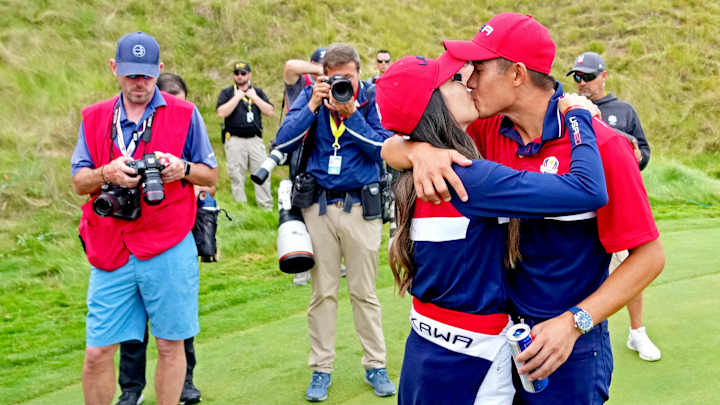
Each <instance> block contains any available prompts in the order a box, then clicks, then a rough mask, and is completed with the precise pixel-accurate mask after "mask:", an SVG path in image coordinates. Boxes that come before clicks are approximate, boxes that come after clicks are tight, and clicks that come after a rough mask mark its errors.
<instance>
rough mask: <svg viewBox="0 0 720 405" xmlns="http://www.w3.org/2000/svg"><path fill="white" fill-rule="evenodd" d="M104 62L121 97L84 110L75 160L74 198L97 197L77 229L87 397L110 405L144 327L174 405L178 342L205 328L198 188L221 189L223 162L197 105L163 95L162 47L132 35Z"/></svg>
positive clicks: (161, 385)
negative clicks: (86, 278) (124, 352)
mask: <svg viewBox="0 0 720 405" xmlns="http://www.w3.org/2000/svg"><path fill="white" fill-rule="evenodd" d="M109 63H110V68H111V69H112V72H113V74H114V75H115V76H116V78H117V81H118V84H119V85H120V89H121V92H120V94H119V95H116V96H115V97H112V98H110V99H107V100H105V101H101V102H99V103H97V104H94V105H92V106H89V107H87V108H85V109H83V111H82V123H81V125H80V130H79V133H78V141H77V144H76V147H75V152H74V153H73V156H72V177H73V187H74V189H75V192H76V193H78V194H80V195H89V196H90V198H89V200H88V201H87V202H86V203H85V204H84V205H83V207H82V218H81V219H80V226H79V232H80V239H81V241H82V243H83V248H84V250H85V253H86V255H87V258H88V261H89V262H90V264H91V268H90V282H89V285H88V293H87V306H88V315H87V320H86V348H85V361H84V363H83V377H82V380H83V381H82V385H83V395H84V397H85V403H86V404H93V405H109V404H110V402H111V401H112V398H113V394H114V392H115V370H114V365H113V355H114V354H115V351H116V350H117V346H118V343H120V342H125V341H129V340H142V339H143V334H144V332H145V326H146V323H147V319H148V318H149V319H150V324H151V326H152V328H151V331H152V334H153V335H154V336H155V337H156V339H157V347H158V364H157V371H156V373H155V391H156V393H157V403H158V404H159V405H171V404H177V403H178V400H179V399H180V392H181V390H182V387H183V380H184V379H185V371H186V364H185V352H184V347H183V341H184V340H185V339H187V338H189V337H192V336H195V335H196V334H197V333H198V332H199V330H200V325H199V323H198V290H199V284H198V276H199V272H198V264H197V249H196V247H195V242H194V240H193V236H192V232H191V231H192V228H193V224H194V222H195V210H196V203H195V194H194V191H193V185H194V184H195V185H201V186H213V185H215V183H216V182H217V161H216V160H215V154H214V153H213V150H212V147H211V145H210V140H209V138H208V135H207V130H206V129H205V123H204V122H203V120H202V117H201V116H200V113H199V111H198V109H197V107H195V106H194V105H193V104H191V103H189V102H187V101H184V100H181V99H179V98H176V97H172V96H169V95H167V94H165V93H161V92H160V90H158V88H157V86H156V82H157V77H158V75H159V73H160V69H161V68H162V63H160V47H159V45H158V43H157V41H155V38H153V37H152V36H150V35H148V34H146V33H144V32H134V33H131V34H127V35H125V36H124V37H122V38H121V39H120V40H119V41H118V43H117V51H116V53H115V58H114V59H110V61H109ZM141 195H142V197H140V196H141Z"/></svg>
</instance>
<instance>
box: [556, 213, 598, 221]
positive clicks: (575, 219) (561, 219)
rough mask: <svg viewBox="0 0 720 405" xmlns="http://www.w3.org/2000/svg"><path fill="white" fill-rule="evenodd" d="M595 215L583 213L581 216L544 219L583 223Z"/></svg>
mask: <svg viewBox="0 0 720 405" xmlns="http://www.w3.org/2000/svg"><path fill="white" fill-rule="evenodd" d="M596 216H597V214H596V213H595V211H588V212H583V213H582V214H575V215H563V216H560V217H545V219H552V220H555V221H568V222H569V221H583V220H585V219H591V218H595V217H596Z"/></svg>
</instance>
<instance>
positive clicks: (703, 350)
mask: <svg viewBox="0 0 720 405" xmlns="http://www.w3.org/2000/svg"><path fill="white" fill-rule="evenodd" d="M660 226H661V229H667V230H666V231H663V232H662V236H661V238H662V241H663V244H664V247H665V250H666V253H667V259H668V260H667V265H666V267H665V270H664V272H663V274H662V275H661V276H660V277H659V278H658V279H657V280H656V281H655V282H654V283H653V284H651V285H650V287H649V288H648V289H646V290H645V292H644V297H645V311H644V320H645V324H646V325H647V327H648V331H649V333H650V336H651V337H652V339H653V340H654V341H655V342H656V343H657V344H658V346H659V347H660V349H661V350H662V352H663V358H662V360H660V361H659V362H655V363H648V362H645V361H642V360H640V359H639V358H638V357H637V353H636V352H633V351H631V350H629V349H627V348H626V347H625V342H626V339H627V327H628V324H629V321H628V318H627V311H626V310H625V309H622V310H621V311H620V312H618V313H617V314H616V315H614V316H613V317H612V318H611V319H610V323H611V329H610V331H611V339H612V344H613V353H614V356H615V371H614V373H613V383H612V385H611V399H610V402H609V404H615V405H625V404H706V403H715V402H717V401H718V400H720V394H718V392H717V390H716V389H714V388H713V385H712V384H709V383H708V382H709V381H711V380H712V376H713V375H715V374H717V373H718V372H720V366H718V364H720V354H718V351H717V350H716V348H717V347H718V345H720V335H718V334H717V333H713V331H715V330H717V328H716V327H715V325H714V323H713V322H714V320H715V319H714V318H715V315H716V308H717V307H718V305H720V299H719V298H718V295H717V293H716V291H717V290H718V289H719V288H720V262H719V261H718V259H717V254H716V252H715V249H716V243H715V241H717V240H720V220H718V219H709V220H706V219H694V220H693V219H686V220H683V221H680V220H677V221H667V222H664V221H663V222H660ZM390 282H391V277H390V274H389V270H388V269H387V267H386V266H383V267H381V269H380V277H379V285H380V288H379V289H378V296H379V298H380V300H381V303H382V305H383V322H384V330H385V338H386V342H387V349H388V371H389V374H390V377H391V378H392V379H393V381H395V382H396V383H397V381H398V377H399V373H400V366H401V362H402V354H403V351H404V343H405V338H406V336H407V333H408V331H409V325H408V321H407V316H408V311H409V300H408V299H401V298H398V297H397V296H396V295H394V292H393V287H392V286H391V284H390ZM289 283H290V281H289V279H287V280H286V284H285V285H286V286H287V288H286V289H284V290H283V291H282V292H281V293H279V294H276V295H274V296H271V297H265V298H260V299H257V300H250V301H248V302H247V303H244V304H242V305H236V306H232V307H229V308H225V309H222V310H219V311H215V312H212V313H209V314H206V315H202V316H201V323H202V325H203V328H204V330H203V332H202V333H201V334H200V335H199V336H198V337H197V340H196V341H197V351H198V366H197V369H196V373H195V380H196V383H197V385H198V387H199V388H200V389H201V390H202V391H203V395H204V398H205V403H216V404H249V405H250V404H302V403H305V400H304V399H303V395H304V391H305V388H306V387H307V384H308V382H309V377H310V371H309V369H308V368H307V365H306V364H307V355H308V350H309V343H308V337H307V322H306V317H305V305H306V304H307V302H308V300H309V297H310V288H309V287H300V288H293V287H291V286H289ZM265 312H268V313H273V314H275V315H274V316H271V317H270V318H275V317H277V318H275V319H274V320H271V321H268V322H265V323H262V322H258V321H254V322H253V321H252V319H253V317H254V316H257V315H253V314H259V313H265ZM233 329H234V330H235V331H233ZM213 331H214V332H215V333H213ZM221 331H225V332H221ZM209 335H210V336H209ZM212 335H215V336H212ZM151 347H152V348H151V349H150V352H151V353H150V358H151V359H154V358H155V354H154V346H153V345H151ZM336 349H337V361H336V363H335V372H334V373H333V386H332V387H331V388H330V391H329V392H330V397H329V399H328V401H327V402H326V403H327V404H379V405H380V404H391V403H395V399H388V398H385V399H383V398H377V397H375V395H374V394H373V393H372V391H371V390H370V387H368V386H367V385H365V384H364V382H363V380H362V376H363V375H362V366H361V364H360V358H361V356H362V350H361V347H360V344H359V341H358V339H357V336H356V335H355V331H354V326H353V323H352V312H351V308H350V304H349V299H348V296H347V291H346V288H345V283H344V282H343V283H342V286H341V295H340V300H339V314H338V335H337V340H336ZM154 365H155V362H154V361H150V362H149V364H148V367H149V368H148V378H149V384H148V387H147V388H146V390H145V394H146V398H147V399H146V403H147V404H149V405H150V404H155V403H156V402H155V396H154V389H153V387H152V373H153V370H154ZM78 366H79V364H78ZM551 378H552V377H551ZM79 379H80V375H79V374H77V375H76V376H75V381H76V382H75V383H74V384H72V385H70V386H68V387H65V388H64V389H62V390H60V391H56V392H52V393H50V394H47V395H44V396H41V397H38V398H35V399H32V400H30V401H27V402H24V404H37V405H44V404H72V403H78V402H79V401H80V400H81V397H82V392H81V387H80V385H79Z"/></svg>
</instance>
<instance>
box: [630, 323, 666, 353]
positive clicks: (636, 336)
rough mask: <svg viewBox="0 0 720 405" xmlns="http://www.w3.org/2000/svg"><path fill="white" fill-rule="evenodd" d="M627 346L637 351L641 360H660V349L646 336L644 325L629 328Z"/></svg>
mask: <svg viewBox="0 0 720 405" xmlns="http://www.w3.org/2000/svg"><path fill="white" fill-rule="evenodd" d="M627 347H628V349H630V350H635V351H636V352H638V355H639V356H640V358H641V359H643V360H647V361H657V360H660V357H661V356H662V355H661V353H660V349H658V347H657V346H655V344H654V343H653V342H652V340H650V338H649V337H648V335H647V332H646V331H645V327H644V326H643V327H640V328H638V329H630V334H629V335H628V341H627Z"/></svg>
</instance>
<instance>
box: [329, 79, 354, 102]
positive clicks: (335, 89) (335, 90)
mask: <svg viewBox="0 0 720 405" xmlns="http://www.w3.org/2000/svg"><path fill="white" fill-rule="evenodd" d="M327 82H328V84H329V85H330V93H331V94H332V96H333V98H334V99H335V101H337V102H338V103H348V102H350V101H351V100H352V99H353V96H354V95H355V89H353V86H352V81H351V80H350V79H348V78H347V77H345V76H342V75H332V76H330V77H329V78H328V79H327Z"/></svg>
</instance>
